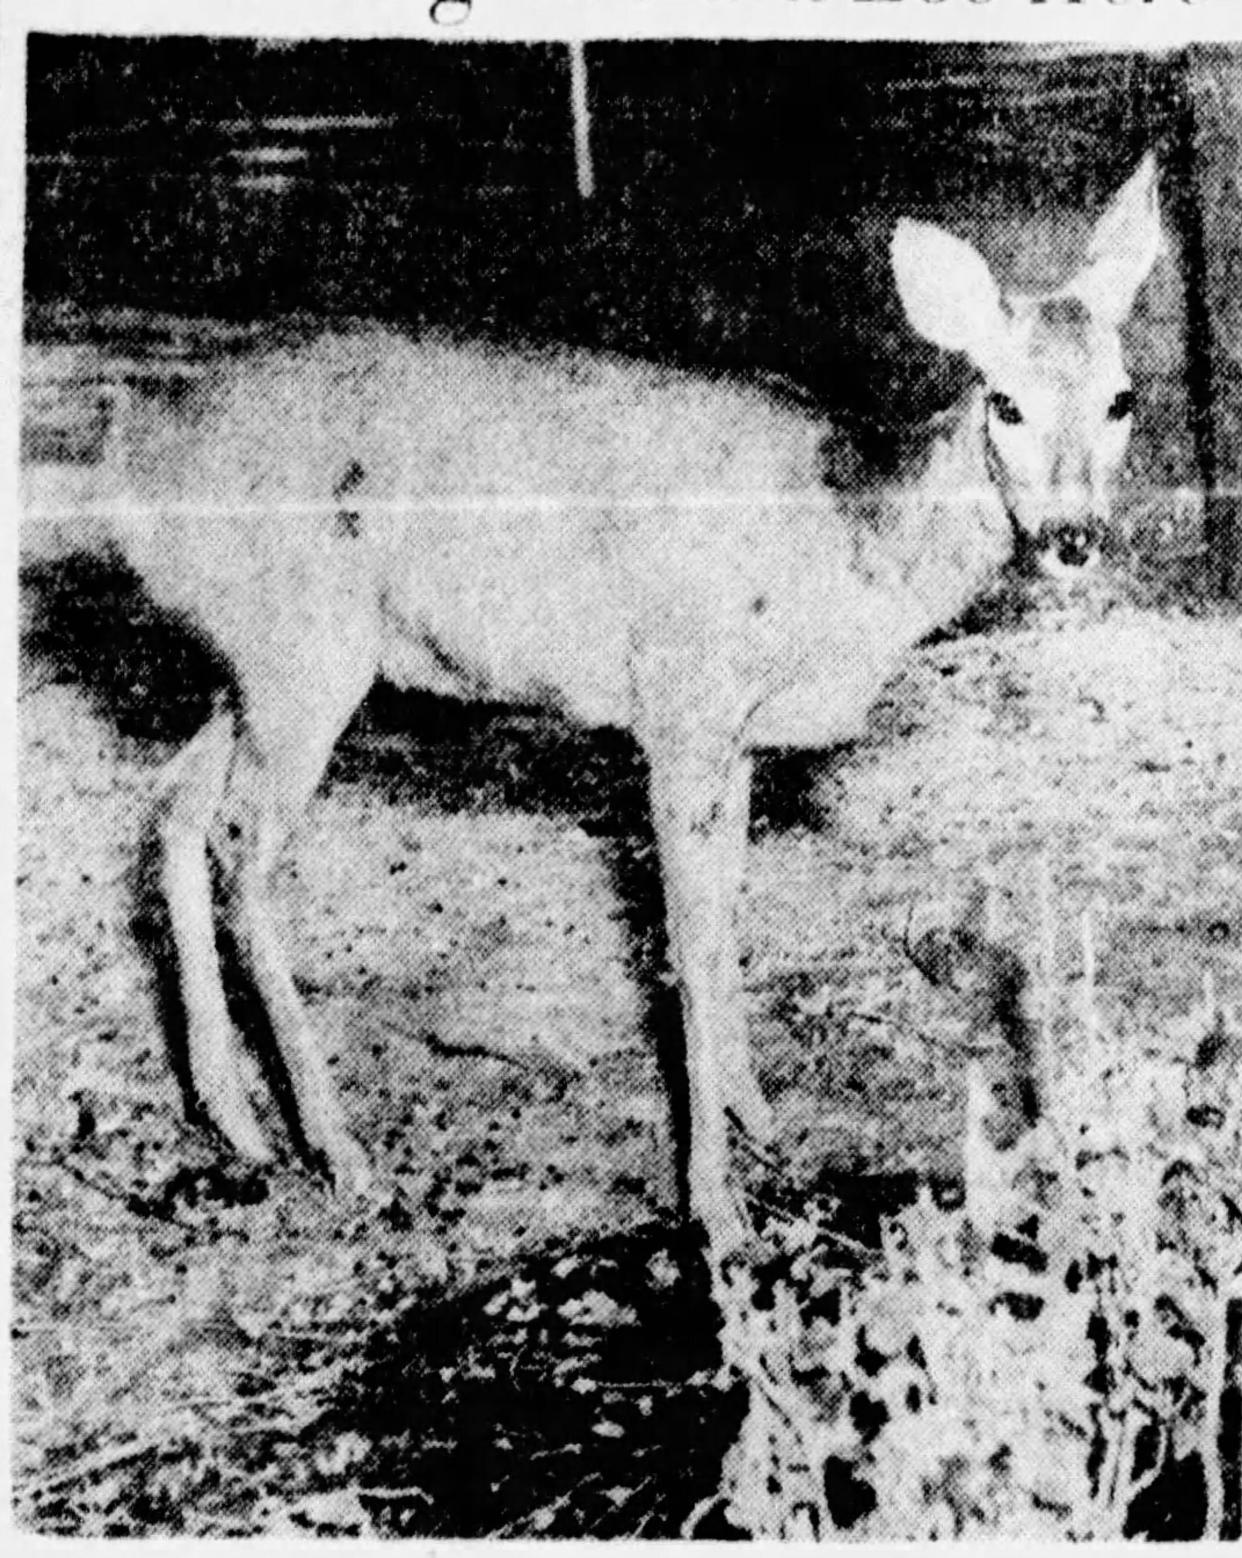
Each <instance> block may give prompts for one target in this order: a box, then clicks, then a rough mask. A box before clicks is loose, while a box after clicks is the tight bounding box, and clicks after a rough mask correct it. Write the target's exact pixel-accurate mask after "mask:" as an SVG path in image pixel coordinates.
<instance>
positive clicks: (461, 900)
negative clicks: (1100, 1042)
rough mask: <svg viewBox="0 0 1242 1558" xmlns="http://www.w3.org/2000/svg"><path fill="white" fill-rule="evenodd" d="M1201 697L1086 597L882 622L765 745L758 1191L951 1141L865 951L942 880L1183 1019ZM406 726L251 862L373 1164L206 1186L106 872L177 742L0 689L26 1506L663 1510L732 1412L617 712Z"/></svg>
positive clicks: (1125, 1015)
mask: <svg viewBox="0 0 1242 1558" xmlns="http://www.w3.org/2000/svg"><path fill="white" fill-rule="evenodd" d="M1240 706H1242V634H1239V632H1238V628H1237V623H1236V621H1235V620H1231V619H1228V618H1221V617H1214V616H1211V615H1198V616H1192V615H1189V614H1186V613H1182V612H1177V613H1175V612H1171V611H1157V610H1154V609H1150V608H1142V607H1137V606H1134V605H1127V604H1118V603H1115V602H1114V603H1111V604H1110V603H1108V602H1100V601H1095V602H1093V603H1088V604H1085V605H1080V606H1078V607H1076V608H1073V609H1069V610H1045V611H1043V612H1040V613H1038V614H1036V615H1034V616H1026V617H1023V618H1021V619H1020V620H1017V621H1014V622H1009V623H1008V624H1006V623H1004V622H1002V623H1001V624H1000V625H999V626H998V627H996V628H995V629H994V630H993V631H991V632H989V633H986V634H978V635H973V636H966V637H960V638H956V639H952V640H949V641H946V642H942V643H940V644H938V645H935V646H932V647H929V648H927V649H926V650H924V651H923V652H921V653H920V654H919V655H918V656H917V657H915V659H914V660H913V661H912V663H911V664H910V666H909V668H908V670H907V671H906V672H905V673H904V674H903V676H902V677H901V679H900V680H899V682H898V683H897V684H895V685H894V686H892V687H891V688H890V689H889V690H888V693H887V695H886V696H885V698H884V699H883V700H882V702H881V704H880V705H879V707H878V708H877V710H876V711H875V714H874V716H873V719H872V722H871V729H870V731H869V734H868V735H867V737H866V738H865V739H864V740H862V741H861V742H859V743H857V744H856V745H855V746H853V747H851V748H850V749H848V750H846V751H843V752H841V753H838V754H832V755H829V756H828V757H825V758H822V759H816V760H815V761H814V762H813V763H810V762H806V761H802V760H797V761H794V760H789V759H786V760H783V761H773V763H771V764H770V765H769V766H768V767H767V768H766V769H765V770H764V773H763V775H762V778H761V784H760V793H759V797H758V804H757V808H756V819H755V826H754V842H753V846H752V851H751V859H750V870H749V877H748V881H747V884H746V891H745V899H744V908H743V934H744V941H745V946H746V948H747V986H748V992H749V997H750V1016H751V1022H752V1032H753V1040H754V1048H755V1053H756V1055H757V1059H758V1065H759V1069H760V1074H761V1077H762V1080H763V1083H764V1086H765V1088H766V1090H767V1092H768V1093H769V1096H770V1097H771V1098H772V1099H773V1100H774V1101H775V1103H776V1106H777V1112H778V1115H779V1119H780V1124H781V1149H782V1152H783V1154H784V1156H785V1159H786V1169H785V1175H786V1181H787V1183H786V1186H785V1188H786V1189H788V1187H789V1186H790V1185H793V1186H797V1185H802V1186H809V1185H814V1184H819V1183H823V1182H824V1180H825V1177H826V1176H840V1175H847V1176H851V1177H854V1176H862V1177H864V1179H874V1178H876V1177H881V1178H882V1177H883V1176H891V1175H894V1174H908V1173H913V1174H916V1175H918V1176H920V1177H932V1178H934V1179H946V1180H950V1181H951V1180H953V1179H954V1177H955V1176H956V1174H957V1172H958V1169H959V1154H960V1147H959V1143H960V1138H961V1121H962V1108H963V1090H964V1081H965V1066H964V1062H963V1058H962V1052H961V1049H960V1040H961V1037H962V1028H961V1023H960V1021H959V1020H958V1018H957V1017H956V1016H955V1014H954V1013H953V1011H952V1010H950V1009H949V1007H948V1006H947V1005H946V1003H945V1001H944V998H943V996H942V995H941V994H940V993H938V992H937V991H934V990H932V989H930V988H929V987H928V986H927V985H926V982H925V981H924V980H923V978H922V976H921V975H920V973H919V972H918V970H917V969H916V968H915V967H914V966H913V964H912V962H911V958H910V955H909V942H910V939H911V937H912V936H917V935H918V933H919V932H920V931H921V930H924V929H926V928H927V927H929V926H930V927H934V926H945V925H949V924H951V923H953V922H954V920H955V919H956V917H958V916H960V914H961V913H962V912H963V908H964V905H965V904H966V903H967V902H968V900H969V898H970V896H971V893H972V890H973V889H974V888H975V887H976V886H977V885H979V884H981V883H982V884H984V885H987V886H989V887H990V888H991V889H992V890H993V897H994V903H995V918H996V930H997V933H998V934H999V935H1000V936H1001V937H1002V938H1003V939H1005V940H1007V941H1008V942H1010V943H1011V944H1012V945H1014V946H1015V947H1016V948H1017V949H1018V950H1019V951H1020V952H1021V953H1022V955H1023V956H1024V957H1027V958H1033V957H1034V956H1035V953H1036V949H1037V944H1038V940H1039V934H1040V930H1039V925H1040V907H1039V904H1040V893H1041V887H1040V882H1041V877H1042V878H1043V879H1044V880H1047V881H1049V882H1050V883H1051V900H1052V901H1051V907H1052V913H1053V921H1054V923H1055V926H1056V929H1057V937H1056V946H1055V960H1054V966H1055V978H1056V984H1057V989H1058V999H1059V1000H1060V1001H1061V1002H1062V1004H1063V1005H1064V1007H1065V1008H1066V1009H1067V1010H1069V1009H1072V1007H1073V1005H1074V1002H1075V1001H1076V1000H1077V999H1078V997H1079V995H1080V994H1081V991H1082V980H1083V952H1082V920H1083V915H1084V913H1089V915H1090V922H1091V927H1092V937H1093V941H1094V947H1095V957H1096V964H1097V966H1096V973H1095V999H1096V1003H1097V1006H1098V1008H1099V1011H1100V1013H1101V1015H1102V1019H1103V1021H1104V1022H1105V1023H1106V1024H1107V1025H1108V1026H1109V1028H1110V1030H1111V1031H1113V1032H1115V1035H1116V1039H1117V1042H1118V1043H1120V1044H1124V1043H1126V1042H1139V1037H1138V1036H1141V1038H1142V1041H1143V1042H1150V1041H1151V1036H1152V1035H1153V1034H1155V1035H1160V1036H1162V1040H1163V1041H1167V1042H1168V1043H1170V1044H1173V1045H1177V1044H1185V1043H1188V1042H1190V1037H1188V1035H1189V1033H1190V1030H1189V1028H1188V1025H1187V1022H1186V1018H1187V1014H1188V1013H1189V1012H1190V1010H1191V1009H1192V1007H1193V1006H1194V1005H1195V1003H1196V1002H1197V1001H1199V1000H1201V999H1202V996H1203V992H1204V989H1205V981H1208V982H1209V983H1210V986H1211V987H1212V988H1213V989H1214V990H1215V992H1216V994H1217V995H1218V996H1219V997H1220V998H1221V999H1223V1000H1224V1001H1226V1002H1228V1003H1236V1002H1237V1001H1238V999H1239V989H1240V976H1242V917H1240V915H1239V909H1238V901H1237V882H1238V879H1239V870H1240V868H1242V788H1240V787H1239V779H1238V775H1239V773H1240V772H1242V720H1239V717H1238V712H1237V711H1238V709H1239V707H1240ZM426 715H427V710H426V708H425V707H424V706H423V705H409V704H406V703H404V702H403V701H402V700H398V699H395V698H393V697H388V698H380V699H377V700H375V701H374V702H373V704H372V705H371V707H370V708H369V709H368V710H367V711H366V712H365V714H364V716H363V718H362V719H361V720H360V721H359V722H358V723H357V724H356V725H355V727H354V728H353V729H352V730H351V732H350V733H349V735H348V736H347V738H346V741H345V743H344V745H343V747H342V750H341V752H340V753H339V754H338V757H337V759H336V761H335V763H334V766H333V769H332V771H331V773H330V775H329V778H328V781H327V782H326V784H325V786H324V789H323V791H322V793H321V795H320V797H319V798H318V800H317V801H316V803H315V806H314V808H313V811H312V814H311V816H310V817H309V818H308V821H307V824H306V827H305V829H304V830H303V832H302V833H301V835H300V837H299V838H298V840H297V843H296V847H295V848H294V849H293V850H292V851H291V852H290V853H289V856H288V858H287V860H286V861H285V863H284V865H283V867H282V869H281V872H280V881H279V894H278V899H279V909H280V912H281V914H282V916H283V919H284V923H285V927H286V933H287V938H288V945H289V946H290V948H291V951H292V957H293V963H294V968H295V973H296V976H297V978H298V981H299V984H300V986H301V988H302V990H303V992H304V994H305V997H306V1000H307V1004H308V1006H309V1008H310V1010H311V1012H312V1014H313V1017H314V1020H315V1022H316V1024H317V1027H318V1030H319V1033H320V1035H321V1037H322V1042H323V1044H324V1046H325V1049H326V1050H327V1052H328V1053H329V1054H330V1055H331V1056H332V1057H333V1064H334V1067H335V1071H336V1074H337V1076H338V1078H339V1082H340V1087H341V1090H342V1093H343V1097H344V1100H345V1105H346V1108H347V1111H348V1113H349V1116H350V1118H351V1120H352V1121H353V1123H354V1126H355V1128H356V1130H357V1132H358V1133H359V1135H360V1136H361V1138H362V1139H363V1140H365V1141H366V1142H368V1143H369V1145H370V1147H371V1150H372V1152H373V1154H374V1158H375V1162H376V1165H377V1168H378V1169H379V1185H378V1188H377V1190H376V1191H375V1192H374V1194H373V1195H372V1196H371V1197H370V1198H369V1199H368V1200H367V1201H366V1202H364V1203H362V1204H355V1203H346V1202H343V1201H339V1200H335V1199H334V1198H333V1197H332V1196H331V1194H330V1193H329V1192H328V1190H327V1189H326V1188H325V1187H324V1186H323V1185H322V1184H319V1183H317V1182H316V1181H315V1180H314V1179H313V1178H311V1177H309V1176H308V1175H307V1174H306V1173H305V1171H304V1170H303V1169H302V1168H301V1167H300V1166H299V1165H298V1163H297V1162H296V1160H293V1159H290V1160H289V1161H288V1162H287V1163H285V1164H283V1165H282V1166H281V1167H280V1168H279V1169H277V1170H276V1171H274V1172H272V1173H270V1174H267V1175H262V1176H253V1175H246V1174H244V1173H242V1172H241V1171H240V1170H239V1169H238V1168H237V1167H236V1165H229V1164H227V1163H225V1162H223V1160H222V1159H221V1158H220V1156H219V1154H218V1152H217V1149H216V1148H215V1146H214V1144H213V1143H212V1142H211V1141H210V1140H209V1139H208V1138H207V1137H206V1136H205V1135H204V1134H202V1133H201V1132H200V1131H198V1130H197V1129H195V1128H194V1127H192V1126H190V1125H188V1124H187V1123H186V1121H185V1118H184V1112H183V1105H182V1097H181V1093H180V1090H179V1086H178V1082H177V1076H176V1069H175V1065H174V1064H173V1060H172V1058H171V1057H170V1053H169V1048H168V1046H167V1044H166V1042H165V1038H164V1028H163V1025H162V1022H161V1015H160V1006H159V982H158V978H157V973H156V969H157V966H158V960H156V961H153V960H152V958H151V956H150V950H151V948H152V946H153V945H155V946H158V928H157V926H156V922H155V921H154V920H153V918H152V914H153V911H152V909H151V907H150V905H149V903H148V902H147V897H146V893H145V889H144V885H143V876H142V872H141V870H140V863H141V861H142V858H143V839H144V836H145V835H144V830H145V827H146V824H147V819H148V814H149V810H150V806H151V802H152V798H153V796H154V794H155V792H156V787H157V785H158V783H159V774H160V770H161V766H162V764H163V762H164V761H165V760H166V759H167V758H168V757H169V756H170V754H171V753H172V751H174V750H175V745H176V744H175V742H173V741H170V740H166V739H163V738H162V736H161V735H160V734H158V733H157V734H154V735H153V734H151V733H150V732H148V733H146V734H143V735H138V734H134V733H133V731H132V730H130V731H128V732H126V731H125V729H124V724H123V722H122V731H121V733H118V730H117V726H116V722H115V721H114V720H111V719H109V718H108V717H107V715H106V713H105V711H104V710H103V709H102V708H101V707H100V705H99V702H98V699H96V698H92V697H91V696H90V695H89V694H88V692H87V690H86V688H85V687H84V686H82V685H79V684H75V683H73V682H70V681H65V680H61V679H58V678H57V677H56V676H50V677H49V676H46V675H40V674H34V675H31V677H30V678H29V680H28V682H27V685H26V687H25V690H24V693H23V699H22V703H21V708H20V742H21V758H20V762H21V768H20V775H21V819H20V826H21V834H20V864H19V877H18V908H19V934H20V943H19V947H20V950H19V962H18V1020H17V1042H16V1054H15V1059H14V1111H15V1128H16V1132H17V1154H16V1165H15V1168H16V1202H15V1217H16V1224H15V1226H16V1240H15V1246H14V1255H15V1279H14V1280H15V1308H14V1325H15V1336H16V1342H15V1352H14V1360H15V1372H14V1394H13V1400H14V1403H15V1425H14V1427H15V1440H14V1444H15V1461H14V1468H15V1493H16V1499H17V1505H18V1509H19V1514H20V1517H21V1518H22V1519H23V1520H24V1522H26V1523H27V1524H28V1525H29V1526H31V1527H32V1528H35V1529H38V1530H42V1531H45V1532H64V1533H74V1534H89V1533H112V1534H123V1533H133V1534H152V1533H160V1532H163V1533H174V1532H184V1533H187V1534H228V1533H234V1534H246V1533H253V1532H258V1531H267V1532H279V1531H290V1532H293V1531H314V1532H318V1533H321V1534H331V1533H342V1534H345V1533H352V1532H368V1531H375V1530H378V1531H386V1532H398V1533H402V1534H417V1535H482V1534H489V1533H492V1534H494V1533H505V1534H536V1533H546V1534H553V1535H609V1534H643V1535H669V1534H675V1533H676V1532H677V1530H678V1529H679V1528H680V1525H681V1522H682V1521H683V1520H684V1518H685V1517H686V1515H687V1513H688V1512H689V1510H690V1509H691V1508H692V1507H693V1505H694V1504H695V1503H696V1502H697V1501H698V1500H699V1499H701V1498H703V1497H705V1496H707V1495H709V1494H710V1493H711V1492H712V1491H713V1488H714V1479H715V1478H716V1476H717V1474H718V1470H719V1462H720V1455H721V1452H722V1450H723V1449H724V1447H725V1446H726V1445H727V1444H728V1442H729V1437H730V1434H731V1433H733V1432H735V1431H736V1425H737V1421H738V1411H739V1406H738V1403H737V1400H736V1397H735V1394H733V1393H731V1392H730V1391H729V1389H728V1388H727V1387H726V1386H725V1385H723V1384H722V1383H720V1382H719V1381H717V1379H716V1376H715V1367H716V1361H717V1360H716V1354H715V1351H714V1341H713V1332H714V1326H713V1323H712V1314H711V1311H710V1308H709V1306H708V1303H707V1300H706V1298H705V1296H704V1294H703V1293H702V1292H701V1291H700V1290H699V1289H698V1287H697V1286H696V1284H695V1282H694V1281H693V1279H692V1277H690V1276H688V1275H687V1269H686V1268H684V1267H683V1266H682V1264H681V1262H680V1253H681V1245H680V1236H679V1223H678V1218H677V1212H676V1190H675V1176H674V1160H673V1153H672V1147H671V1141H672V1134H671V1130H670V1118H669V1106H668V1103H667V1095H666V1089H665V1087H664V1085H663V1081H662V1062H661V1053H660V1052H661V1050H662V1048H663V1047H664V1046H663V1044H662V1042H661V1040H660V1035H661V1033H662V1032H663V1031H664V1030H665V1029H666V1028H667V1027H668V1020H669V1011H670V1005H671V1001H670V995H669V991H668V989H667V986H666V983H665V981H664V980H663V978H662V974H663V961H662V951H661V941H660V934H659V916H658V904H657V903H656V901H655V896H654V893H653V891H652V860H651V851H650V842H649V839H648V837H647V834H646V832H645V827H644V824H643V820H642V806H641V798H642V792H641V774H640V773H639V771H638V769H637V767H636V763H635V759H634V757H633V754H632V752H630V751H629V749H628V748H626V747H625V746H624V745H623V744H621V743H619V742H616V741H609V740H593V739H587V738H582V737H573V736H570V735H569V734H567V733H566V732H563V731H561V730H559V729H557V728H555V727H552V726H549V725H546V724H543V723H540V722H536V721H532V720H530V719H524V718H519V717H512V716H511V717H509V718H507V719H505V720H500V721H497V720H493V719H486V718H479V719H472V720H466V721H460V720H458V721H456V722H454V721H451V720H450V721H449V722H447V723H445V722H443V721H441V722H439V723H433V724H432V725H431V726H430V727H428V726H427V725H426V724H424V727H423V730H422V732H421V733H420V732H419V731H417V730H413V731H411V730H409V729H407V728H406V725H407V723H408V722H409V721H411V720H414V721H417V720H419V719H420V718H425V717H426ZM1045 923H1046V913H1045ZM153 927H155V928H153ZM1067 1031H1068V1030H1067ZM256 1080H257V1077H256ZM271 1123H272V1126H273V1134H274V1135H277V1137H278V1139H283V1138H281V1137H279V1130H280V1127H279V1122H278V1121H277V1120H275V1119H273V1120H272V1122H271ZM670 1452H671V1453H670Z"/></svg>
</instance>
